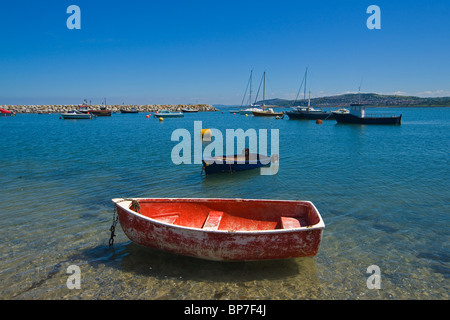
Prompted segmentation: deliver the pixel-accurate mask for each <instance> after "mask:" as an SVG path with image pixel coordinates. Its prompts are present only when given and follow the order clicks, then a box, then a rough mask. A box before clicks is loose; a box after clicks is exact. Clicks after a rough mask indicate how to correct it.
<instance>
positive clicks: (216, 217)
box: [203, 211, 223, 231]
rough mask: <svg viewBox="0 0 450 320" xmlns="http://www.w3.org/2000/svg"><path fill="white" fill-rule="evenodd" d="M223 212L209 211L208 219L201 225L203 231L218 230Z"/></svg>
mask: <svg viewBox="0 0 450 320" xmlns="http://www.w3.org/2000/svg"><path fill="white" fill-rule="evenodd" d="M222 217H223V212H222V211H210V212H209V214H208V217H207V218H206V220H205V223H204V224H203V229H204V230H210V231H214V230H217V229H219V224H220V221H221V220H222Z"/></svg>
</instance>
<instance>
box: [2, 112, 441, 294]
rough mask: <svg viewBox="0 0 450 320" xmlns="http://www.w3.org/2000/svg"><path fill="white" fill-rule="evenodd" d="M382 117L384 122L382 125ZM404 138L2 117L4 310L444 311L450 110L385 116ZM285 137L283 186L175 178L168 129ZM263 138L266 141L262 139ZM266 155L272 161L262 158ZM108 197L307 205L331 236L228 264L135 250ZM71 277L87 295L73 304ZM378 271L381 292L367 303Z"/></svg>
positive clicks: (206, 124)
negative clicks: (74, 269) (312, 304)
mask: <svg viewBox="0 0 450 320" xmlns="http://www.w3.org/2000/svg"><path fill="white" fill-rule="evenodd" d="M374 111H379V112H384V111H383V110H374ZM389 112H393V113H403V123H402V125H401V126H358V125H337V124H336V123H335V121H324V123H323V124H322V125H317V124H316V123H315V122H314V121H299V120H288V119H287V117H286V118H285V119H283V120H276V119H273V118H255V117H253V116H249V117H244V116H241V115H233V114H230V113H228V112H227V111H226V110H225V112H224V113H222V112H213V113H206V112H205V113H197V114H186V115H185V117H184V118H182V119H166V120H164V122H158V121H157V120H156V119H155V118H153V117H150V118H146V117H145V114H143V113H140V114H113V115H112V116H111V117H105V118H98V119H96V120H76V121H74V120H61V119H59V115H57V114H53V115H27V114H19V115H17V116H15V117H8V118H0V135H1V137H2V144H1V145H0V161H1V162H0V163H1V165H2V171H1V174H0V185H1V187H0V188H1V189H0V190H1V192H0V198H1V205H0V218H1V220H0V227H1V230H2V246H1V247H0V257H1V259H0V266H1V268H0V270H1V282H0V298H1V299H173V300H175V299H177V300H182V299H448V293H449V287H450V286H449V274H450V266H449V258H450V252H449V246H448V243H449V233H448V225H449V216H450V188H449V187H450V186H449V181H450V179H449V178H450V177H449V159H450V157H449V150H450V109H448V108H432V109H412V108H404V109H390V110H389ZM194 120H200V121H202V126H203V128H217V129H220V130H221V131H222V132H223V133H225V130H226V129H238V128H242V129H244V130H247V129H249V128H254V129H256V130H258V129H269V132H270V129H279V134H280V139H279V143H280V150H279V154H280V166H279V171H278V174H276V175H273V176H263V175H260V172H259V170H253V171H248V172H242V173H237V174H231V175H230V174H218V175H215V176H214V175H211V176H208V177H205V176H204V175H201V165H199V164H191V165H183V164H182V165H178V166H176V165H174V164H173V163H172V160H171V151H172V148H173V147H174V146H175V145H176V144H177V143H178V142H177V141H171V134H172V132H173V131H174V130H175V129H178V128H185V129H187V130H189V131H190V132H191V134H193V128H194ZM269 137H270V134H269ZM269 150H270V148H269ZM115 197H222V198H233V197H241V198H267V199H302V200H310V201H312V202H313V203H314V204H315V205H316V207H317V208H318V209H319V211H320V213H321V215H322V217H323V219H324V221H325V224H326V228H325V230H324V235H323V241H322V244H321V248H320V250H319V253H318V255H317V256H316V257H313V258H299V259H291V260H285V261H267V262H246V263H239V262H236V263H220V262H211V261H203V260H198V259H194V258H188V257H182V256H178V255H173V254H169V253H165V252H160V251H157V250H152V249H148V248H143V247H140V246H137V245H135V244H133V243H131V242H130V241H129V240H128V239H127V238H126V236H125V235H124V234H123V232H122V230H121V228H120V227H119V225H118V228H117V232H116V234H117V236H116V238H115V243H114V246H113V248H110V247H109V246H108V240H109V236H110V232H109V228H110V226H111V222H112V216H113V205H112V202H111V199H112V198H115ZM70 265H77V266H79V267H80V270H81V289H79V290H77V289H74V290H69V289H68V288H67V285H66V282H67V279H68V277H69V274H67V273H66V270H67V268H68V267H69V266H70ZM371 265H377V266H379V268H380V272H381V289H369V288H368V287H367V279H368V277H369V276H370V275H371V274H370V273H367V268H368V267H369V266H371Z"/></svg>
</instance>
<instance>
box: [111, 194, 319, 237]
mask: <svg viewBox="0 0 450 320" xmlns="http://www.w3.org/2000/svg"><path fill="white" fill-rule="evenodd" d="M133 200H136V201H139V200H164V201H167V200H169V201H170V200H187V202H195V201H198V200H203V201H205V202H208V201H214V200H221V201H222V200H225V201H242V202H254V201H268V202H275V203H276V202H304V203H308V204H310V205H311V206H312V208H313V209H315V210H316V212H317V216H318V218H319V222H318V223H316V224H314V225H311V226H306V227H299V228H290V229H273V230H243V231H240V230H206V229H202V228H193V227H186V226H181V225H176V224H172V223H167V222H164V221H160V220H157V219H153V218H150V217H147V216H145V215H143V214H141V213H139V212H136V211H133V210H131V209H130V205H131V203H132V201H133ZM112 202H113V203H114V205H116V206H120V207H121V208H122V209H123V210H125V211H126V212H128V213H129V214H132V215H134V216H136V217H137V218H139V219H144V220H148V221H149V222H151V223H154V224H158V225H162V226H165V227H170V228H174V229H184V230H190V231H195V232H203V233H222V234H239V235H245V234H249V235H255V234H280V233H296V232H297V233H298V232H299V231H300V232H305V231H312V230H323V229H324V228H325V223H324V221H323V219H322V216H321V215H320V212H319V210H318V209H317V208H316V206H315V205H314V204H313V203H312V202H311V201H308V200H277V199H242V198H114V199H112ZM280 218H281V216H280Z"/></svg>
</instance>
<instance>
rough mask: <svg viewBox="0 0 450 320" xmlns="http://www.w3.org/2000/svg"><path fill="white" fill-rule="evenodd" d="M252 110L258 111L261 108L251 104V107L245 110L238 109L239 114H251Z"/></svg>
mask: <svg viewBox="0 0 450 320" xmlns="http://www.w3.org/2000/svg"><path fill="white" fill-rule="evenodd" d="M253 111H256V112H259V111H263V109H261V108H256V107H255V106H253V105H252V108H247V109H245V110H240V111H239V114H253Z"/></svg>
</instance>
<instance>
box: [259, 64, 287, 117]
mask: <svg viewBox="0 0 450 320" xmlns="http://www.w3.org/2000/svg"><path fill="white" fill-rule="evenodd" d="M265 99H266V72H265V71H264V86H263V104H262V110H261V111H259V110H258V111H252V114H253V115H254V116H256V117H283V116H284V112H275V111H273V109H272V108H267V110H266V108H265Z"/></svg>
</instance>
